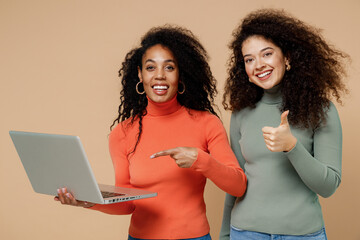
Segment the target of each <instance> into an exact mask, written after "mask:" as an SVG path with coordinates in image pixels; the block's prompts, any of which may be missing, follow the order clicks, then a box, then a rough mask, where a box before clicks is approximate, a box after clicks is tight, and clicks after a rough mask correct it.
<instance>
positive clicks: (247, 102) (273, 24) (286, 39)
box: [223, 9, 349, 128]
mask: <svg viewBox="0 0 360 240" xmlns="http://www.w3.org/2000/svg"><path fill="white" fill-rule="evenodd" d="M251 36H262V37H264V38H265V39H266V40H269V41H271V42H272V43H274V44H275V45H277V46H278V47H279V48H280V49H281V50H282V52H283V54H284V56H286V57H288V58H289V59H290V64H291V70H290V71H286V72H285V75H284V77H283V80H282V82H281V84H282V95H283V104H282V106H281V107H280V110H281V111H285V110H290V114H289V116H288V120H289V122H290V123H291V124H292V125H295V126H298V127H304V128H308V127H313V128H316V127H318V126H319V125H320V124H321V123H324V122H326V116H327V111H328V109H329V106H330V99H331V98H332V97H334V98H335V99H336V100H337V102H339V103H341V99H340V98H341V95H342V94H343V93H347V89H346V87H345V84H344V83H343V82H342V78H343V77H345V76H346V71H345V66H344V64H345V60H346V59H349V56H348V55H347V54H345V53H343V52H341V51H339V50H337V49H335V48H334V47H333V46H331V45H329V44H328V43H327V42H326V41H325V40H324V39H323V37H322V36H321V34H320V30H319V29H317V28H315V27H312V26H309V25H308V24H306V23H304V22H302V21H300V20H298V19H296V18H294V17H292V16H291V15H289V14H288V13H286V12H284V11H283V10H275V9H261V10H257V11H254V12H252V13H250V14H249V15H247V16H246V17H245V18H244V19H243V20H242V22H241V24H240V25H239V27H238V28H236V29H235V30H234V32H233V37H234V38H233V41H232V42H231V43H230V45H229V48H230V49H231V50H232V55H231V57H230V60H229V62H228V67H229V69H228V73H229V77H228V78H227V80H226V84H225V93H224V96H223V105H224V107H225V109H227V110H232V111H239V110H241V109H244V108H246V107H252V108H254V107H255V105H256V103H257V102H258V101H259V100H260V99H261V97H262V96H263V94H264V90H263V89H262V88H261V87H258V86H256V85H255V84H252V83H250V82H249V80H248V76H247V74H246V71H245V64H244V58H243V56H242V44H243V42H244V41H245V40H246V39H248V38H249V37H251ZM228 103H229V104H230V107H229V106H228Z"/></svg>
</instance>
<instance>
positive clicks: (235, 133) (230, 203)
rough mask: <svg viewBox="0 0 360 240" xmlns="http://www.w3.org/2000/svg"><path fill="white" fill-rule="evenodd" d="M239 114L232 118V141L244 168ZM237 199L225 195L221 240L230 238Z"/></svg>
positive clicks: (232, 145)
mask: <svg viewBox="0 0 360 240" xmlns="http://www.w3.org/2000/svg"><path fill="white" fill-rule="evenodd" d="M237 116H239V115H235V114H232V115H231V120H230V143H231V148H232V150H233V152H234V153H235V156H236V158H237V160H238V162H239V164H240V166H241V168H242V169H244V165H245V159H244V157H243V156H242V153H241V148H240V144H239V141H240V138H241V133H240V128H239V124H236V122H237V121H238V120H237V119H236V118H237ZM235 201H236V197H234V196H232V195H230V194H228V193H227V194H226V196H225V203H224V211H223V220H222V224H221V231H220V237H219V239H220V240H229V239H230V221H231V210H232V208H233V207H234V204H235Z"/></svg>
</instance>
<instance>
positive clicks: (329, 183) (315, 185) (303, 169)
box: [286, 142, 341, 197]
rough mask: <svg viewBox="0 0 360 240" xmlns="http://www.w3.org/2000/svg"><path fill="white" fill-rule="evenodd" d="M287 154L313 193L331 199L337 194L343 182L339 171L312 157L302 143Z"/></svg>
mask: <svg viewBox="0 0 360 240" xmlns="http://www.w3.org/2000/svg"><path fill="white" fill-rule="evenodd" d="M286 154H287V156H288V158H289V160H290V162H291V163H292V165H293V166H294V168H295V169H296V171H297V173H298V174H299V176H300V178H301V179H302V181H303V182H304V183H305V184H306V185H307V186H308V187H309V188H310V189H311V190H312V191H314V192H315V193H317V194H319V195H320V196H322V197H329V196H331V195H332V194H333V193H334V192H335V190H336V189H337V187H338V186H339V184H340V182H341V173H340V170H339V169H337V168H336V167H334V166H330V165H328V164H326V163H323V162H321V161H320V160H318V159H316V158H315V157H313V156H311V154H310V153H309V152H308V151H307V150H306V149H305V148H304V146H303V145H302V144H301V143H300V142H298V143H297V144H296V146H295V147H294V149H293V150H292V151H290V152H288V153H286ZM332 157H334V156H332ZM339 161H341V159H340V160H339Z"/></svg>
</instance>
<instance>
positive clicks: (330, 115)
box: [326, 101, 340, 123]
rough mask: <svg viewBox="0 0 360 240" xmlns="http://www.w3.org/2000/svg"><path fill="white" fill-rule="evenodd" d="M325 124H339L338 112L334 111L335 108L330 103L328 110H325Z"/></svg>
mask: <svg viewBox="0 0 360 240" xmlns="http://www.w3.org/2000/svg"><path fill="white" fill-rule="evenodd" d="M326 121H327V122H333V123H334V122H336V123H337V122H340V117H339V113H338V110H337V109H336V106H335V104H334V103H333V102H331V101H330V105H329V108H328V110H327V118H326Z"/></svg>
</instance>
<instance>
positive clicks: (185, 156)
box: [150, 147, 198, 168]
mask: <svg viewBox="0 0 360 240" xmlns="http://www.w3.org/2000/svg"><path fill="white" fill-rule="evenodd" d="M161 156H170V157H172V158H173V159H174V160H175V163H176V164H177V165H178V166H179V167H181V168H190V167H191V166H192V165H193V163H194V162H195V161H196V159H197V157H198V150H197V148H192V147H177V148H172V149H168V150H164V151H161V152H157V153H155V154H153V155H151V156H150V158H157V157H161Z"/></svg>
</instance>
